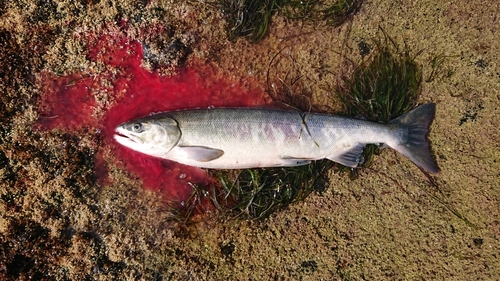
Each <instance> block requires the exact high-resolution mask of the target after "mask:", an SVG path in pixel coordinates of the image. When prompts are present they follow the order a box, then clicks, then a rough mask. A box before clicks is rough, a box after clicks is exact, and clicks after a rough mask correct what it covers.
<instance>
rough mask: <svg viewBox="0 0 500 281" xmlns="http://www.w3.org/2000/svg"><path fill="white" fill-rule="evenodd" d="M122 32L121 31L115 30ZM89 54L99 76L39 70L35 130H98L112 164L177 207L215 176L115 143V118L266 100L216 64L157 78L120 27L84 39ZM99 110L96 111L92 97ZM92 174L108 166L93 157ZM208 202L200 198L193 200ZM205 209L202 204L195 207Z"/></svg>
mask: <svg viewBox="0 0 500 281" xmlns="http://www.w3.org/2000/svg"><path fill="white" fill-rule="evenodd" d="M122 31H123V30H122ZM85 38H86V40H87V41H88V42H89V43H88V59H89V60H91V61H94V62H100V63H104V64H105V65H107V69H108V71H103V72H102V73H99V74H92V75H89V74H82V73H75V74H70V75H66V76H56V75H53V74H49V73H43V74H42V75H40V82H41V83H42V85H43V86H42V89H43V91H44V93H43V94H42V98H41V101H40V107H39V111H40V115H41V117H40V118H39V120H38V122H37V124H36V128H37V129H39V130H51V129H55V128H58V129H63V130H68V131H75V130H79V129H84V128H90V129H93V128H95V129H96V130H99V131H100V132H101V134H102V137H103V139H104V143H105V144H106V145H108V146H110V147H111V149H112V151H113V153H114V155H115V157H112V158H114V159H116V163H115V164H116V165H121V166H122V167H125V168H126V169H127V170H129V171H130V173H131V174H133V175H135V176H137V177H138V178H140V179H141V180H142V183H143V186H144V187H145V188H148V189H151V190H154V191H156V192H159V193H161V194H162V195H163V196H164V198H165V200H166V202H169V204H173V205H174V206H177V207H178V206H182V205H184V204H185V203H186V202H187V201H188V200H190V198H191V199H192V198H193V197H192V196H191V195H192V194H193V191H194V186H197V187H200V188H207V189H208V188H212V187H213V186H214V182H215V180H214V179H213V178H210V177H209V176H208V175H207V173H206V172H205V171H204V170H201V169H198V168H194V167H189V166H185V165H181V164H178V163H175V162H172V161H168V160H162V159H158V158H153V157H150V156H146V155H143V154H141V153H138V152H135V151H132V150H130V149H128V148H126V147H123V146H121V145H119V144H118V143H116V141H115V140H114V139H113V134H114V128H115V127H116V126H117V125H119V124H120V123H122V122H125V121H128V120H131V119H134V118H138V117H141V116H145V115H149V114H151V113H154V112H161V111H167V110H177V109H189V108H197V107H223V106H225V107H227V106H232V107H251V106H268V105H269V101H268V100H267V99H266V95H265V94H264V93H263V91H262V90H261V89H259V88H258V85H257V83H255V82H254V81H251V80H250V79H247V80H242V81H234V80H231V79H226V78H224V77H222V76H221V74H220V73H221V71H220V70H219V69H217V67H215V66H213V65H209V64H201V63H196V62H191V66H190V67H186V68H182V69H179V70H178V74H177V75H175V76H168V77H166V76H161V75H160V74H158V72H157V71H149V70H146V69H144V68H143V67H142V66H141V62H142V59H143V50H142V44H141V43H140V42H139V41H134V40H130V39H129V38H128V37H127V35H126V32H119V31H118V32H117V31H116V27H114V29H113V32H111V31H109V28H108V29H106V28H105V30H104V31H103V32H102V33H101V34H97V35H94V34H88V35H87V36H85ZM103 93H104V99H106V100H107V101H108V103H109V104H110V105H109V106H107V105H106V103H104V105H103V103H101V104H100V106H101V108H104V110H105V114H103V115H100V117H99V114H96V113H95V109H96V107H97V106H98V100H97V98H99V99H100V100H102V99H103ZM95 166H96V175H97V176H98V178H99V182H101V183H109V180H107V170H108V169H107V163H106V161H104V160H103V156H102V154H101V153H97V154H96V162H95ZM197 199H198V201H199V202H205V204H208V203H207V202H209V200H207V199H206V198H205V199H203V198H197ZM200 207H204V208H209V206H200Z"/></svg>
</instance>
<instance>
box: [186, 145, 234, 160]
mask: <svg viewBox="0 0 500 281" xmlns="http://www.w3.org/2000/svg"><path fill="white" fill-rule="evenodd" d="M178 149H179V151H180V152H182V153H184V154H185V155H186V157H187V158H189V159H192V160H195V161H200V162H209V161H212V160H215V159H217V158H219V157H221V156H222V155H223V154H224V151H223V150H220V149H217V148H210V147H206V146H179V147H178Z"/></svg>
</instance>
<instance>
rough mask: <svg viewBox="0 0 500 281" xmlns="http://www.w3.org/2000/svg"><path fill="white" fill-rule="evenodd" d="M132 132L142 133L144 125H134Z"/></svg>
mask: <svg viewBox="0 0 500 281" xmlns="http://www.w3.org/2000/svg"><path fill="white" fill-rule="evenodd" d="M132 130H133V131H134V132H140V131H142V124H141V123H135V124H134V125H132Z"/></svg>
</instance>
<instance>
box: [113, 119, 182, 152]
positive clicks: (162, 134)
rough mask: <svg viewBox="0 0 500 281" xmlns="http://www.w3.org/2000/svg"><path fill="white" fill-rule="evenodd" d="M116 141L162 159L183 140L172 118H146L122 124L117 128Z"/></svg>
mask: <svg viewBox="0 0 500 281" xmlns="http://www.w3.org/2000/svg"><path fill="white" fill-rule="evenodd" d="M115 132H116V134H115V135H114V138H115V140H116V141H117V142H118V143H120V144H121V145H123V146H126V147H128V148H130V149H132V150H135V151H138V152H142V153H144V154H147V155H151V156H155V157H161V158H164V156H165V155H166V154H167V153H168V152H169V151H170V150H172V148H174V147H175V146H176V145H177V143H178V142H179V139H180V138H181V130H180V129H179V126H178V124H177V121H175V120H174V119H172V118H170V117H157V116H155V117H153V116H152V117H145V118H141V119H137V120H133V121H129V122H125V123H122V124H120V125H118V126H117V127H116V128H115Z"/></svg>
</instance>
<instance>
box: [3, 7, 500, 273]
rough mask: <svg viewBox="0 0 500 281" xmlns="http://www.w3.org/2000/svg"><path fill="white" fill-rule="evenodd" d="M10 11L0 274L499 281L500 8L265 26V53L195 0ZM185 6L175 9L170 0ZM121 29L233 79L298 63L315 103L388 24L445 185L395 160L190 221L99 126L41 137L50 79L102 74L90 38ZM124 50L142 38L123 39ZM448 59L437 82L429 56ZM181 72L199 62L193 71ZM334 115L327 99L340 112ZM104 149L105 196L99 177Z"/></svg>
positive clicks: (364, 14)
mask: <svg viewBox="0 0 500 281" xmlns="http://www.w3.org/2000/svg"><path fill="white" fill-rule="evenodd" d="M171 2H174V1H165V2H159V1H131V3H122V2H119V1H115V0H111V1H102V0H101V1H99V0H97V1H86V0H84V1H61V2H60V3H59V2H56V1H52V0H46V1H31V0H23V1H6V2H1V3H0V46H1V47H0V48H1V52H0V64H1V67H0V90H1V91H0V95H1V103H0V178H1V182H0V277H2V278H3V279H6V280H17V279H19V280H27V279H32V280H38V279H47V280H66V279H73V280H82V279H88V280H93V279H97V280H119V279H121V280H299V279H300V280H385V279H389V280H429V279H431V280H494V279H499V278H500V257H499V253H500V243H499V239H500V213H499V211H500V210H499V207H500V205H499V204H500V201H499V200H500V188H499V187H500V161H499V159H500V137H499V130H498V127H497V126H498V124H499V123H500V120H499V119H500V118H499V114H498V112H499V103H500V100H499V99H500V69H499V63H500V58H499V53H500V52H499V51H500V36H499V35H498V26H499V25H500V19H499V15H500V4H499V3H496V2H495V1H481V3H479V2H477V1H475V2H474V1H465V0H456V1H437V0H427V1H410V0H401V1H389V0H387V1H386V0H381V1H365V3H364V4H363V6H362V9H361V10H360V12H359V13H358V14H357V15H356V16H355V17H354V18H353V20H352V22H350V23H348V24H346V25H344V26H342V27H341V28H332V27H328V26H325V25H323V24H314V25H312V24H309V23H302V22H300V21H290V20H286V19H285V18H283V17H282V16H280V15H277V16H275V17H274V18H273V22H272V24H271V30H270V34H269V35H268V36H267V37H266V38H265V39H264V40H263V41H262V42H260V43H259V44H257V45H252V44H250V43H248V42H246V41H245V40H239V41H237V42H235V43H231V42H229V41H228V40H227V34H226V32H225V29H224V20H223V18H222V16H221V14H220V12H219V11H218V10H217V9H216V6H214V5H211V4H207V3H202V2H201V1H200V2H198V1H186V2H183V3H176V4H172V3H171ZM178 2H182V1H178ZM117 19H128V20H129V22H130V26H131V27H132V30H134V28H139V27H141V28H142V27H147V26H151V25H158V24H159V23H160V24H164V25H166V26H168V27H169V28H170V33H169V34H170V35H169V36H171V37H175V38H177V39H179V40H181V41H182V42H184V43H185V44H187V45H189V46H190V48H191V49H192V53H191V54H190V59H193V58H195V59H197V60H199V61H203V62H207V63H214V64H216V65H217V66H218V67H219V68H220V69H222V72H223V73H224V75H226V76H227V77H229V78H231V79H239V78H244V77H248V76H251V77H253V78H254V79H256V80H258V81H263V83H262V85H263V87H264V86H265V79H266V72H267V71H268V70H269V62H270V61H271V59H272V58H273V57H274V56H275V55H276V54H278V53H279V52H280V50H282V49H284V51H282V53H281V55H279V56H278V59H279V61H281V62H282V64H283V65H284V66H282V68H280V66H276V70H274V71H270V73H271V74H272V75H276V77H277V75H280V74H279V73H282V74H283V73H286V71H287V70H286V69H287V68H286V67H285V66H286V65H287V64H288V65H290V61H293V62H294V63H295V66H296V67H297V68H298V69H300V71H301V74H302V75H303V76H304V79H305V81H306V82H307V84H308V85H309V86H310V87H311V89H312V90H313V92H314V93H315V95H316V96H315V98H316V99H317V101H323V100H325V97H326V96H328V95H331V92H330V91H329V90H328V89H329V88H331V85H333V84H334V83H335V81H336V80H335V79H336V78H337V75H338V70H339V68H340V65H341V62H342V60H341V58H342V56H341V54H342V55H345V56H347V57H349V58H351V59H352V60H354V61H360V60H361V56H360V54H359V50H358V44H359V42H361V41H364V42H368V43H370V42H371V40H372V39H373V38H377V37H378V36H379V35H380V29H379V28H383V29H384V30H385V32H386V33H387V34H388V35H389V36H391V37H392V38H393V39H394V41H396V42H397V44H398V45H400V46H406V47H407V48H408V50H410V51H411V52H414V53H415V54H416V53H417V52H418V51H422V52H421V54H420V55H418V56H417V57H416V60H417V62H418V63H419V64H421V66H422V70H423V73H424V83H423V91H422V95H421V97H420V100H419V102H420V103H425V102H435V103H437V114H436V118H435V121H434V123H433V125H432V131H431V133H430V136H429V138H430V140H431V142H432V149H433V152H434V155H435V158H436V159H437V162H438V165H439V167H440V169H441V171H440V173H439V174H437V175H434V176H432V178H431V179H432V181H434V182H435V185H431V184H430V182H429V179H428V178H427V177H425V175H423V174H422V173H421V172H420V171H419V170H418V169H417V168H416V167H415V166H413V165H412V164H411V163H410V162H409V161H408V160H406V159H404V158H403V157H401V156H399V155H396V153H394V152H393V151H390V150H385V151H383V153H382V154H381V155H380V156H378V157H377V158H376V159H375V161H374V164H373V166H372V169H371V170H364V171H362V172H361V176H360V177H359V178H358V179H357V180H354V181H351V180H349V179H348V177H346V176H345V175H338V174H334V173H332V174H331V182H330V187H329V188H328V189H327V190H326V191H325V192H324V193H322V194H311V195H310V196H309V197H308V198H307V199H306V200H305V201H303V202H300V203H298V204H295V205H292V206H290V207H289V208H287V209H285V210H282V211H280V212H278V213H276V214H274V215H272V216H271V217H270V218H268V219H265V220H263V221H245V220H243V221H242V220H236V219H229V218H228V219H226V218H224V217H223V218H218V219H212V220H210V221H206V222H205V221H204V222H200V223H198V224H195V225H191V226H188V227H183V226H182V225H179V224H175V223H172V222H171V221H169V220H168V217H169V214H168V213H167V212H165V210H164V209H165V207H164V205H163V203H162V201H161V199H160V198H158V196H157V195H156V194H155V193H154V192H151V191H146V190H144V189H142V188H141V184H140V181H138V180H135V179H134V177H133V176H132V175H130V174H129V173H128V172H127V171H126V170H124V169H123V168H122V167H118V166H113V165H112V164H111V163H112V162H111V160H109V159H112V158H113V153H112V151H109V149H106V148H105V147H104V148H103V147H102V146H103V143H104V142H103V141H102V139H101V137H100V135H99V133H98V132H95V131H92V130H90V129H88V130H85V129H81V130H79V131H77V132H66V131H64V130H58V129H56V130H50V131H47V132H38V131H34V130H33V128H32V124H33V122H35V121H36V120H37V118H38V117H39V112H38V107H37V101H38V100H39V99H40V98H41V97H43V95H44V92H43V90H42V87H41V85H40V83H39V81H40V77H41V75H40V73H42V72H44V71H45V72H47V71H48V72H50V73H54V74H57V75H68V74H71V73H75V72H79V71H80V72H83V73H85V72H90V71H94V72H95V71H96V68H99V67H102V66H99V65H95V64H93V63H91V62H90V61H89V59H88V57H87V53H86V50H85V42H84V41H85V38H82V37H79V36H78V34H82V33H84V32H88V31H98V30H100V29H102V28H103V26H105V25H106V24H109V23H110V22H113V21H115V20H117ZM129 36H130V37H131V38H132V39H137V38H138V37H140V34H137V33H134V32H130V34H129ZM436 55H440V56H441V57H443V56H444V57H445V60H444V63H443V64H442V66H441V68H440V71H439V72H438V73H437V75H435V78H434V79H432V81H429V82H427V81H425V80H426V78H428V77H429V76H430V75H431V72H432V58H434V57H435V56H436ZM188 63H189V61H188ZM330 106H332V107H335V105H330ZM100 150H104V151H105V152H106V155H107V158H106V159H107V161H109V162H110V169H109V174H110V177H111V178H112V179H113V181H112V184H108V185H106V184H100V183H98V182H96V181H95V176H94V175H95V172H94V161H93V159H94V154H95V153H96V152H97V151H100Z"/></svg>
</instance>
